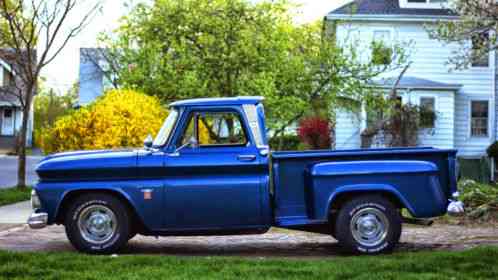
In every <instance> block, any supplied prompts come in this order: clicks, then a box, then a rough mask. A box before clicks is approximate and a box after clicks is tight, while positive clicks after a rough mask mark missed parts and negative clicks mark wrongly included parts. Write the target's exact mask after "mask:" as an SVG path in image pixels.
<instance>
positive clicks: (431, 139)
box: [403, 91, 455, 149]
mask: <svg viewBox="0 0 498 280" xmlns="http://www.w3.org/2000/svg"><path fill="white" fill-rule="evenodd" d="M421 97H434V98H435V111H436V122H435V125H434V128H428V129H421V130H420V132H419V135H418V140H419V145H420V146H432V147H436V148H442V149H451V148H454V147H455V133H454V131H453V128H454V126H455V93H454V92H452V91H413V92H410V93H409V94H407V95H405V96H403V102H404V103H407V102H410V103H412V104H417V105H418V104H420V98H421Z"/></svg>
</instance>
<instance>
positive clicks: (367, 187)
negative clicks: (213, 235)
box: [326, 184, 415, 213]
mask: <svg viewBox="0 0 498 280" xmlns="http://www.w3.org/2000/svg"><path fill="white" fill-rule="evenodd" d="M362 192H369V193H384V194H390V195H391V196H393V197H395V198H396V199H397V200H398V201H399V202H400V203H401V204H402V205H403V206H404V207H406V208H407V209H408V211H410V213H415V210H414V208H413V206H412V204H411V203H410V202H409V201H408V200H407V199H406V198H405V197H404V196H403V195H402V194H401V193H400V192H399V191H398V190H397V189H396V187H394V186H391V185H388V184H357V185H345V186H341V187H338V188H337V189H336V190H335V191H334V192H333V193H332V194H331V195H330V197H329V199H328V201H327V212H326V213H330V211H331V207H332V206H333V204H334V202H335V201H334V200H335V199H336V198H338V197H339V196H341V195H344V194H355V193H362Z"/></svg>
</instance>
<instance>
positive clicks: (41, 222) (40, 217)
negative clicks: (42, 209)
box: [28, 213, 48, 229]
mask: <svg viewBox="0 0 498 280" xmlns="http://www.w3.org/2000/svg"><path fill="white" fill-rule="evenodd" d="M47 221H48V214H47V213H32V214H31V216H29V218H28V225H29V227H30V228H32V229H40V228H44V227H46V226H47Z"/></svg>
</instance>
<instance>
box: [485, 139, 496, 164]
mask: <svg viewBox="0 0 498 280" xmlns="http://www.w3.org/2000/svg"><path fill="white" fill-rule="evenodd" d="M486 152H487V153H488V156H489V157H490V158H494V159H495V162H497V161H498V141H495V142H494V143H493V144H491V145H489V147H488V148H487V149H486Z"/></svg>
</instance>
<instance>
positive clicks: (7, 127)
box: [0, 49, 33, 152]
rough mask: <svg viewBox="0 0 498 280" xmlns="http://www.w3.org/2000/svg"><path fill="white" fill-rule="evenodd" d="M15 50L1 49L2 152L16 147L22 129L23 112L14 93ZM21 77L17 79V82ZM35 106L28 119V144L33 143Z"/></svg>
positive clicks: (0, 108)
mask: <svg viewBox="0 0 498 280" xmlns="http://www.w3.org/2000/svg"><path fill="white" fill-rule="evenodd" d="M12 55H14V54H13V52H12V51H9V50H7V49H0V152H2V151H12V150H14V149H15V147H16V135H17V134H18V132H19V131H20V129H21V125H22V118H23V113H22V109H21V104H20V103H19V100H18V98H17V97H16V96H15V95H13V94H12V92H13V90H16V87H14V83H15V81H16V80H15V79H17V76H16V71H15V65H14V64H15V59H12ZM19 80H20V79H18V80H17V82H20V81H19ZM32 135H33V108H31V111H30V118H29V120H28V133H27V136H26V138H27V139H26V140H27V146H31V144H32Z"/></svg>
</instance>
